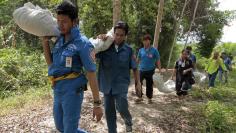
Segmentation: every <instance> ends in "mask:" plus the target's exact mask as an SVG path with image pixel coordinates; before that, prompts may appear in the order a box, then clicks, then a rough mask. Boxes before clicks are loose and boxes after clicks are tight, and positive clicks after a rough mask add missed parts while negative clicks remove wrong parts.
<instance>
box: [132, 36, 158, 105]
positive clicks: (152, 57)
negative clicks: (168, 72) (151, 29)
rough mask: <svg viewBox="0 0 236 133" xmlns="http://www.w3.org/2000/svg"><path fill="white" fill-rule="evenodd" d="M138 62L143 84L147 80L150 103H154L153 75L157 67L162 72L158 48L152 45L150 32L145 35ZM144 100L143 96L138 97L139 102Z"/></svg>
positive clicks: (147, 94) (147, 93)
mask: <svg viewBox="0 0 236 133" xmlns="http://www.w3.org/2000/svg"><path fill="white" fill-rule="evenodd" d="M138 63H139V72H140V82H141V85H142V84H143V80H144V79H145V80H146V96H147V98H148V103H149V104H151V103H152V97H153V75H154V73H155V69H156V67H157V68H159V72H160V73H161V61H160V54H159V52H158V50H157V49H156V48H154V47H152V46H151V36H150V35H149V34H146V35H144V37H143V48H141V49H139V52H138ZM141 101H143V99H142V96H141V97H139V98H138V99H136V102H137V103H139V102H141Z"/></svg>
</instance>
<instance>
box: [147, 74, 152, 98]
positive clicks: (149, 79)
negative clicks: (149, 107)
mask: <svg viewBox="0 0 236 133" xmlns="http://www.w3.org/2000/svg"><path fill="white" fill-rule="evenodd" d="M153 74H154V71H148V73H147V75H146V95H147V97H148V99H149V101H150V100H151V99H152V97H153Z"/></svg>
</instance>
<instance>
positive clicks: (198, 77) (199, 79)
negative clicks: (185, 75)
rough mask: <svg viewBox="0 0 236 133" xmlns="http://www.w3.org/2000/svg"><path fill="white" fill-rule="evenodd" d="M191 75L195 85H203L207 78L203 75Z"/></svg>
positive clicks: (195, 73) (198, 73)
mask: <svg viewBox="0 0 236 133" xmlns="http://www.w3.org/2000/svg"><path fill="white" fill-rule="evenodd" d="M193 75H194V77H195V81H196V83H197V84H200V83H204V82H206V81H207V76H206V75H205V74H203V73H200V72H193Z"/></svg>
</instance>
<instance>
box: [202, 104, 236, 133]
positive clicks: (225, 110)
mask: <svg viewBox="0 0 236 133" xmlns="http://www.w3.org/2000/svg"><path fill="white" fill-rule="evenodd" d="M235 113H236V110H235V108H234V109H233V108H232V107H228V106H225V105H224V104H221V103H219V102H218V101H209V102H208V103H207V105H206V109H205V116H206V118H207V131H208V132H211V133H217V132H221V133H228V132H234V131H236V116H235Z"/></svg>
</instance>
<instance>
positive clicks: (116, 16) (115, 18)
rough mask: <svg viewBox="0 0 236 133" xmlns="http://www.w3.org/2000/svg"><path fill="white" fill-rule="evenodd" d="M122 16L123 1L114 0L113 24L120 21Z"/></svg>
mask: <svg viewBox="0 0 236 133" xmlns="http://www.w3.org/2000/svg"><path fill="white" fill-rule="evenodd" d="M120 18H121V1H120V0H113V26H115V24H116V23H117V21H119V20H120Z"/></svg>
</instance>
